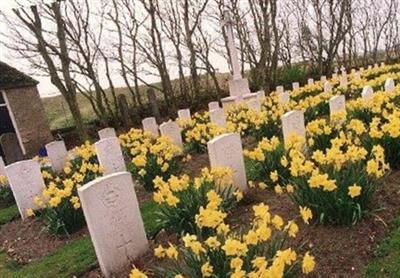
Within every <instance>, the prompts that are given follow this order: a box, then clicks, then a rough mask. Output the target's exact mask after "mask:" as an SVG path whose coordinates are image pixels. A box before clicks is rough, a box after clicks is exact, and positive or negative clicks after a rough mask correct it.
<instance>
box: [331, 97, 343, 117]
mask: <svg viewBox="0 0 400 278" xmlns="http://www.w3.org/2000/svg"><path fill="white" fill-rule="evenodd" d="M329 111H330V115H331V116H332V115H333V114H335V113H338V112H346V98H345V96H344V95H340V96H334V97H331V98H330V100H329Z"/></svg>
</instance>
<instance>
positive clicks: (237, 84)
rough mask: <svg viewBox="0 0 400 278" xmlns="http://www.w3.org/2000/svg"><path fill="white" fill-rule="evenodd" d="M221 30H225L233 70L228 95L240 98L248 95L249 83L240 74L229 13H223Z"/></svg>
mask: <svg viewBox="0 0 400 278" xmlns="http://www.w3.org/2000/svg"><path fill="white" fill-rule="evenodd" d="M222 28H225V32H226V36H227V39H228V48H229V54H230V60H231V66H232V70H233V80H230V81H229V94H230V96H242V95H244V94H249V93H250V88H249V82H248V80H247V79H245V78H243V77H242V74H241V73H240V64H239V58H238V54H237V50H236V46H235V40H234V36H233V22H232V18H231V15H230V13H229V11H224V17H223V20H222Z"/></svg>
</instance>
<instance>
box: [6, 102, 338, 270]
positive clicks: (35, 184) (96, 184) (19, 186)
mask: <svg viewBox="0 0 400 278" xmlns="http://www.w3.org/2000/svg"><path fill="white" fill-rule="evenodd" d="M329 104H330V109H331V113H334V112H339V111H345V99H344V96H335V97H333V98H331V100H330V102H329ZM213 108H216V107H213ZM217 109H221V108H219V107H218V108H217ZM217 109H212V110H217ZM188 112H189V113H190V111H188V110H186V112H185V113H186V115H185V113H183V114H180V116H182V115H184V116H187V115H188ZM188 118H189V117H188ZM170 123H171V122H167V123H164V124H163V125H161V126H160V131H161V133H162V135H164V136H168V132H163V130H167V131H168V130H169V129H164V128H162V126H165V125H166V124H167V126H168V125H170ZM172 123H174V122H172ZM175 127H176V125H174V128H175ZM178 128H179V127H178ZM282 129H283V134H284V139H285V140H287V138H288V137H289V135H290V134H293V133H295V134H297V135H299V136H302V137H305V136H306V134H305V124H304V114H303V112H302V111H290V112H288V113H286V114H284V115H283V116H282ZM157 132H158V127H157ZM99 135H100V138H101V139H100V141H98V142H97V143H95V147H96V152H97V155H98V159H99V163H100V165H101V166H102V167H103V168H104V169H105V176H104V177H102V178H99V179H97V180H94V181H92V182H90V183H88V184H86V185H84V186H83V187H81V188H79V189H78V194H79V197H80V200H81V204H82V209H83V212H84V215H85V218H86V222H87V224H88V228H89V232H90V235H91V238H92V241H93V244H94V246H95V250H96V255H97V257H98V261H99V264H100V267H101V269H102V271H103V273H104V275H105V276H106V277H111V276H112V273H115V272H117V271H118V270H119V269H121V268H122V267H124V266H127V265H129V263H130V262H131V261H132V260H133V259H134V258H136V257H137V256H139V255H140V254H142V253H143V252H145V251H146V250H147V248H148V241H147V238H146V234H145V230H144V226H143V220H142V217H141V214H140V210H139V204H138V201H137V197H136V193H135V190H134V182H133V180H132V177H131V175H130V174H129V173H128V172H126V166H125V161H124V157H123V154H122V150H121V147H120V145H119V142H118V138H117V137H116V134H115V131H114V130H113V129H106V130H102V131H100V132H99ZM207 147H208V155H209V160H210V166H211V168H214V167H229V168H231V169H232V171H233V181H234V184H235V186H237V187H238V188H239V189H241V190H242V191H246V190H247V178H246V173H245V167H244V159H243V149H242V142H241V138H240V135H239V134H234V133H229V134H223V135H220V136H218V137H216V138H214V139H212V140H211V141H209V142H208V143H207ZM46 148H47V152H48V154H49V158H50V161H51V165H52V167H53V168H54V170H55V171H61V170H62V168H63V167H64V165H65V161H66V160H67V157H68V152H67V150H66V147H65V144H64V142H62V141H57V142H53V143H50V144H48V145H47V146H46ZM3 168H4V167H3ZM0 171H2V170H1V167H0ZM0 173H1V172H0ZM5 173H6V175H7V177H8V180H9V182H10V186H11V188H12V191H13V194H14V197H15V199H16V201H17V205H18V208H19V211H20V213H21V216H22V218H23V219H25V218H26V209H27V208H36V206H35V204H34V203H33V197H34V196H37V195H40V194H41V192H42V190H43V189H44V187H45V183H44V180H43V177H42V175H41V171H40V165H39V163H38V162H37V161H34V160H25V161H21V162H17V163H14V164H11V165H9V166H7V167H5Z"/></svg>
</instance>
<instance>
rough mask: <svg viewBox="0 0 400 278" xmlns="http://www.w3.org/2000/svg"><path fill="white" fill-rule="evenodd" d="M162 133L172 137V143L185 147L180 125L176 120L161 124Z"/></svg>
mask: <svg viewBox="0 0 400 278" xmlns="http://www.w3.org/2000/svg"><path fill="white" fill-rule="evenodd" d="M160 131H161V135H162V136H165V137H168V138H169V139H171V141H172V143H174V144H175V145H177V146H178V147H180V148H183V142H182V134H181V129H180V127H179V125H178V124H177V123H176V122H173V121H169V122H165V123H162V124H161V125H160Z"/></svg>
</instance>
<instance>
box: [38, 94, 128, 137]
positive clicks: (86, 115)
mask: <svg viewBox="0 0 400 278" xmlns="http://www.w3.org/2000/svg"><path fill="white" fill-rule="evenodd" d="M116 92H117V95H121V94H124V95H126V97H127V100H128V102H129V103H130V102H131V96H130V93H129V91H128V89H127V88H117V89H116ZM107 93H108V94H110V92H107ZM42 102H43V105H44V108H45V111H46V114H47V118H48V120H49V123H50V128H51V129H52V130H54V129H61V128H66V127H71V126H73V125H74V123H73V120H72V115H71V112H70V111H69V109H68V105H67V102H66V101H65V100H64V98H63V97H62V96H61V95H58V96H54V97H46V98H42ZM78 104H79V107H80V109H81V112H82V117H83V119H84V121H85V122H91V121H93V120H95V119H96V115H95V113H94V112H93V108H92V106H91V104H90V102H89V100H88V99H87V98H85V97H84V96H83V95H81V94H78Z"/></svg>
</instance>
